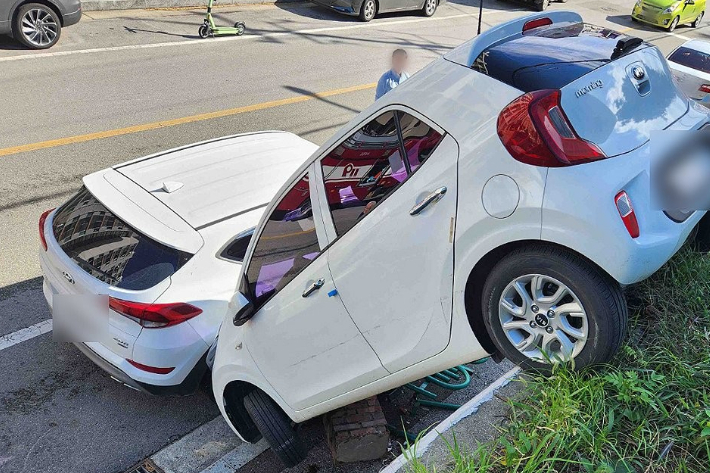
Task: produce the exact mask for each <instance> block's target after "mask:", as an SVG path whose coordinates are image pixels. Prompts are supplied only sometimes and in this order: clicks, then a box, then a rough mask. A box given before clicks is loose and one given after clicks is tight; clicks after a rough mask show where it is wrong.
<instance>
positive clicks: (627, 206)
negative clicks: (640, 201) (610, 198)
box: [614, 191, 641, 238]
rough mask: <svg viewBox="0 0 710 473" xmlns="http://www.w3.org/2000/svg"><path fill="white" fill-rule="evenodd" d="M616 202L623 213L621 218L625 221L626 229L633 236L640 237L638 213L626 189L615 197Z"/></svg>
mask: <svg viewBox="0 0 710 473" xmlns="http://www.w3.org/2000/svg"><path fill="white" fill-rule="evenodd" d="M614 203H615V204H616V209H617V210H618V211H619V215H621V220H622V221H623V222H624V226H625V227H626V231H628V232H629V235H631V238H638V236H639V235H640V234H641V230H640V229H639V222H638V220H637V219H636V213H635V212H634V207H633V205H631V199H629V196H628V195H627V194H626V192H625V191H621V192H619V193H618V194H616V197H614Z"/></svg>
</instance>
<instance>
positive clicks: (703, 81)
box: [668, 40, 710, 107]
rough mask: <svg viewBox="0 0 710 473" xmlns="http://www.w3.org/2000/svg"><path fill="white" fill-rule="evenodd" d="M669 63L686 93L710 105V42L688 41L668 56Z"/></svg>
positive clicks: (707, 105)
mask: <svg viewBox="0 0 710 473" xmlns="http://www.w3.org/2000/svg"><path fill="white" fill-rule="evenodd" d="M668 65H669V66H670V67H671V71H672V72H673V76H674V77H675V80H676V82H677V83H678V86H679V87H680V88H681V90H683V92H685V95H687V96H688V97H690V98H691V99H694V100H697V101H698V102H700V103H702V104H703V105H705V106H706V107H710V43H706V42H705V41H698V40H691V41H688V42H686V43H685V44H683V45H682V46H681V47H679V48H678V49H676V50H675V51H673V52H672V53H671V54H670V55H669V56H668Z"/></svg>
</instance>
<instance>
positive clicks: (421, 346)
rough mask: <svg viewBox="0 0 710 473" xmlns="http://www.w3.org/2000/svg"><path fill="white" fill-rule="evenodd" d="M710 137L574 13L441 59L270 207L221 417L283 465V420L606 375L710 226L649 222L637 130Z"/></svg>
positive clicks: (228, 349)
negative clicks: (631, 304) (512, 382)
mask: <svg viewBox="0 0 710 473" xmlns="http://www.w3.org/2000/svg"><path fill="white" fill-rule="evenodd" d="M481 90H485V91H486V93H485V94H481V93H479V92H480V91H481ZM610 91H613V92H614V93H611V92H610ZM432 97H435V100H432ZM590 116H593V117H594V120H590V119H589V117H590ZM709 122H710V116H709V115H708V113H707V110H706V109H704V108H703V107H701V106H699V105H697V104H695V103H693V102H691V101H690V100H689V99H688V98H687V97H686V96H685V94H683V93H682V92H681V91H680V90H679V89H678V88H677V87H676V85H675V83H674V81H673V78H672V75H671V71H670V70H669V68H668V64H667V62H666V60H665V58H664V57H663V55H662V54H661V52H660V51H659V50H658V49H657V48H656V47H655V46H653V45H651V44H649V43H646V42H643V41H642V40H641V39H639V38H634V37H630V36H627V35H624V34H622V33H619V32H615V31H613V30H610V29H607V28H604V27H599V26H594V25H590V24H587V23H584V22H583V20H582V18H581V17H580V16H579V15H578V14H577V13H573V12H554V13H553V12H549V13H547V14H535V15H531V16H528V17H524V18H519V19H516V20H513V21H510V22H507V23H503V24H501V25H499V26H496V27H494V28H491V29H489V30H488V31H486V32H484V33H483V34H481V35H480V36H478V37H477V38H475V39H474V40H472V41H470V42H468V43H465V44H463V45H461V46H459V47H458V48H456V49H454V50H453V51H451V52H449V53H447V54H446V55H445V56H444V57H442V58H439V59H437V60H435V61H434V62H432V63H431V64H429V65H428V66H427V67H425V68H424V69H423V70H421V71H420V72H418V73H417V74H415V75H414V76H412V77H411V78H410V79H408V80H407V81H406V82H404V83H403V84H402V85H400V86H399V87H397V88H396V89H394V90H393V91H392V92H389V93H388V94H386V95H385V96H384V97H383V98H381V99H380V100H378V101H377V102H375V103H374V104H373V105H371V106H370V107H369V108H367V109H365V110H364V111H363V112H362V113H360V114H359V115H358V116H356V117H355V118H354V119H353V120H352V121H351V122H350V123H349V124H347V125H346V126H345V127H344V128H343V129H342V130H340V131H339V132H338V133H337V134H336V135H335V136H333V137H332V138H331V139H330V140H328V141H327V142H326V143H325V144H324V145H323V146H322V147H321V148H320V149H319V150H318V151H316V152H315V153H314V154H313V156H312V158H311V159H309V160H307V161H306V162H305V163H304V164H303V165H302V166H301V167H300V168H299V169H298V170H297V171H296V172H295V173H294V174H293V176H292V177H291V179H289V180H288V183H287V184H285V185H284V186H283V187H282V188H281V190H280V191H278V193H277V194H276V197H275V198H274V199H273V200H272V201H271V203H269V205H268V206H267V207H266V209H265V212H264V216H263V217H262V219H261V221H260V222H259V224H258V225H257V227H256V229H255V231H254V236H253V238H252V240H251V242H250V243H249V248H248V249H247V251H246V256H245V259H244V266H243V268H242V271H243V272H242V276H241V279H240V286H239V288H238V292H237V293H236V294H235V296H234V298H233V300H232V302H231V306H232V313H233V317H230V318H228V319H225V321H224V322H223V323H222V328H221V330H220V333H219V342H218V344H217V348H216V358H215V362H214V369H213V371H212V379H213V389H214V397H215V399H216V400H217V403H218V405H219V408H220V410H221V412H222V414H223V416H224V418H225V419H226V420H227V422H228V423H229V424H230V426H231V427H232V428H233V429H234V431H235V432H236V433H237V434H238V435H239V436H240V437H241V438H242V439H244V440H246V441H248V442H255V441H257V440H258V439H259V438H261V437H262V436H263V437H264V438H265V439H266V440H267V441H268V442H269V444H270V445H271V447H272V448H273V450H274V451H275V453H276V454H278V455H279V456H280V458H281V459H282V460H283V461H284V462H285V463H286V464H287V465H294V464H295V463H298V462H299V461H300V460H301V459H303V458H304V455H305V447H304V445H303V444H302V443H301V442H300V440H299V439H298V434H297V431H296V430H294V429H293V427H292V422H296V423H297V422H302V421H305V420H308V419H310V418H313V417H314V416H317V415H320V414H323V413H326V412H328V411H331V410H333V409H336V408H338V407H342V406H344V405H347V404H350V403H352V402H355V401H358V400H360V399H364V398H367V397H369V396H373V395H376V394H378V393H382V392H385V391H387V390H389V389H393V388H395V387H397V386H401V385H402V384H404V383H407V382H410V381H412V380H415V379H419V378H422V377H424V376H426V375H429V374H431V373H434V372H437V371H440V370H442V369H446V368H449V367H451V366H455V365H458V364H461V363H465V362H470V361H472V360H476V359H480V358H483V357H486V356H489V355H490V354H492V353H497V354H498V355H501V356H504V357H507V358H509V359H510V360H512V361H513V362H515V363H517V364H519V365H522V366H524V367H526V368H534V369H543V370H544V369H548V370H549V368H550V366H551V364H552V363H556V362H558V361H560V360H574V366H575V367H576V368H577V369H581V368H584V367H585V366H589V365H594V364H598V363H605V362H607V361H609V360H610V359H611V357H612V356H613V355H614V354H615V353H616V352H617V350H618V349H619V347H620V346H621V343H622V341H623V339H624V335H625V332H626V323H627V314H628V311H627V306H626V301H625V299H624V294H623V292H622V286H624V285H628V284H633V283H636V282H638V281H641V280H643V279H645V278H647V277H649V276H650V275H651V274H653V273H654V272H655V271H657V270H658V269H659V268H660V267H661V266H662V265H663V264H664V263H666V262H667V261H668V259H669V258H671V256H673V254H675V252H676V251H677V250H678V249H679V248H680V247H681V246H682V245H683V243H684V242H685V240H686V239H687V238H688V236H689V235H690V234H691V232H692V231H693V229H694V228H695V227H696V226H697V224H698V222H699V221H700V220H701V218H702V217H703V215H704V213H705V212H702V211H700V212H688V213H686V214H683V215H682V216H680V217H679V218H671V216H669V215H668V214H667V213H666V212H664V211H662V210H657V209H655V208H654V206H653V205H652V202H651V196H650V185H651V184H650V178H649V169H650V165H651V164H650V163H651V162H652V161H654V160H653V159H650V158H651V157H650V154H651V145H650V143H649V140H650V135H651V133H652V132H653V131H654V130H662V129H666V128H669V127H672V128H673V129H676V130H696V129H700V128H701V127H703V126H705V125H707V124H708V123H709ZM621 124H623V126H622V125H621ZM649 124H650V125H651V126H649Z"/></svg>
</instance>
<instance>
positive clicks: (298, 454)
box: [244, 389, 306, 468]
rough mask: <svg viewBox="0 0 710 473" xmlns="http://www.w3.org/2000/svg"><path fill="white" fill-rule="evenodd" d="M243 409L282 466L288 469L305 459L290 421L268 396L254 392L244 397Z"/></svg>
mask: <svg viewBox="0 0 710 473" xmlns="http://www.w3.org/2000/svg"><path fill="white" fill-rule="evenodd" d="M244 408H245V409H246V411H247V412H248V413H249V415H250V416H251V419H252V420H253V421H254V425H256V428H257V429H258V430H259V432H260V433H261V435H262V437H264V438H265V439H266V441H267V442H268V444H269V446H270V447H271V450H273V451H274V453H275V454H276V455H277V456H278V457H279V459H281V461H282V462H283V464H284V465H286V466H287V467H289V468H290V467H293V466H296V465H298V464H299V463H301V462H302V461H303V460H305V459H306V449H305V447H304V446H303V443H302V442H301V439H300V438H299V436H298V433H297V432H296V431H295V430H294V429H293V427H292V426H291V419H289V418H288V416H287V415H286V413H284V411H282V410H281V408H280V407H279V406H277V405H276V403H274V401H272V400H271V398H270V397H269V396H267V395H266V394H265V393H263V392H262V391H259V390H258V389H257V390H254V391H252V392H250V393H249V394H247V395H246V396H245V397H244Z"/></svg>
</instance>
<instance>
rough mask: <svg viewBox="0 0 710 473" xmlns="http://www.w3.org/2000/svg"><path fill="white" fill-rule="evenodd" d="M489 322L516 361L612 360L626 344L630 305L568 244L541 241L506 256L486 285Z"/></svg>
mask: <svg viewBox="0 0 710 473" xmlns="http://www.w3.org/2000/svg"><path fill="white" fill-rule="evenodd" d="M482 304H483V307H482V309H483V314H484V323H485V325H486V329H487V331H488V334H489V335H490V337H491V339H492V340H493V342H494V343H495V345H496V347H497V348H498V350H499V351H500V352H501V353H502V354H503V355H504V356H505V357H507V358H508V359H510V360H511V361H513V362H514V363H516V364H518V365H520V366H522V367H524V368H527V369H536V370H543V371H549V369H550V365H551V364H554V363H558V362H561V361H573V362H574V367H575V368H576V369H580V368H583V367H585V366H589V365H594V364H599V363H605V362H607V361H609V360H610V359H611V358H612V356H613V355H614V354H615V353H616V352H617V350H618V349H619V347H620V346H621V342H622V340H623V338H624V335H625V332H626V323H627V319H628V310H627V307H626V301H625V299H624V295H623V293H622V291H621V287H620V286H619V284H618V283H617V282H616V281H614V280H612V279H611V278H610V277H609V276H608V275H606V274H604V273H602V272H601V271H600V270H599V269H597V268H596V267H594V266H593V265H592V264H591V263H589V262H587V261H586V260H583V259H582V258H580V257H579V256H577V255H576V254H574V253H572V252H569V251H567V250H564V249H560V248H554V247H548V246H543V245H535V246H530V247H527V248H522V249H519V250H516V251H514V252H512V253H510V254H509V255H508V256H506V257H505V258H503V259H502V260H501V261H500V262H499V263H498V264H497V265H496V266H495V267H494V268H493V270H492V271H491V273H490V274H489V276H488V278H487V279H486V283H485V285H484V288H483V298H482Z"/></svg>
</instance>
